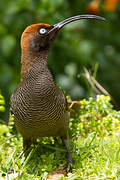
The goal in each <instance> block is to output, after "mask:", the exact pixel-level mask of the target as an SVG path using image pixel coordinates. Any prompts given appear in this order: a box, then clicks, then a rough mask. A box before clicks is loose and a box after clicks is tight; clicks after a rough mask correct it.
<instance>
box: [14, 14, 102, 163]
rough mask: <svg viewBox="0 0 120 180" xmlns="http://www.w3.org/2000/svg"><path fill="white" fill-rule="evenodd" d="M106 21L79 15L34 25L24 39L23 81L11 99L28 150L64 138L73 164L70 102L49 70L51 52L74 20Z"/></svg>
mask: <svg viewBox="0 0 120 180" xmlns="http://www.w3.org/2000/svg"><path fill="white" fill-rule="evenodd" d="M85 18H90V19H92V18H94V19H100V20H104V18H102V17H99V16H94V15H79V16H74V17H71V18H68V19H66V20H64V21H61V22H59V23H57V24H55V25H53V26H51V25H48V24H33V25H31V26H28V27H27V28H26V29H25V31H24V32H23V34H22V37H21V49H22V56H21V63H22V67H21V81H20V83H19V85H18V87H17V88H16V90H15V91H14V92H13V94H12V96H11V111H12V113H13V114H14V120H15V124H16V126H17V129H18V131H19V132H20V134H21V135H22V137H23V147H24V151H25V150H26V149H27V148H28V147H29V146H30V144H31V142H32V139H33V138H39V137H44V136H60V137H61V138H62V140H63V143H64V144H65V146H66V149H67V153H68V163H72V158H71V156H70V152H69V147H68V145H67V141H66V134H67V131H68V125H69V112H68V108H67V102H66V98H65V95H64V93H63V92H62V90H61V89H60V88H59V87H57V85H56V84H55V82H54V80H53V77H52V75H51V73H50V71H49V69H48V66H47V63H48V52H49V49H50V47H51V45H52V42H53V40H54V39H55V37H56V36H57V34H58V32H59V31H60V29H61V28H62V27H63V26H64V25H65V24H68V23H70V22H72V21H75V20H79V19H85Z"/></svg>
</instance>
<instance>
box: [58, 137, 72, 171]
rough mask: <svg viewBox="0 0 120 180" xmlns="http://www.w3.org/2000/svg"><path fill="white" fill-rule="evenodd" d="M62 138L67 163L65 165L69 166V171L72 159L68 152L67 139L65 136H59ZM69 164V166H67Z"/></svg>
mask: <svg viewBox="0 0 120 180" xmlns="http://www.w3.org/2000/svg"><path fill="white" fill-rule="evenodd" d="M61 139H62V142H63V144H64V146H65V148H66V150H67V165H66V168H69V171H72V167H71V166H72V164H73V160H72V157H71V154H70V149H69V144H68V141H67V138H65V137H61ZM69 165H70V166H69Z"/></svg>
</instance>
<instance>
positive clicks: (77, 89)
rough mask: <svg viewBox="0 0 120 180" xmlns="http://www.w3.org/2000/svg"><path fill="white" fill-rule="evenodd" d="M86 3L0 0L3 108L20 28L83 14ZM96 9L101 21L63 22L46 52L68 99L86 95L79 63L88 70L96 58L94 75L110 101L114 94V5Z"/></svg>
mask: <svg viewBox="0 0 120 180" xmlns="http://www.w3.org/2000/svg"><path fill="white" fill-rule="evenodd" d="M87 5H88V1H84V0H81V1H80V0H76V1H74V3H73V2H72V1H69V0H66V1H63V0H57V1H55V0H36V1H34V0H15V1H9V0H5V1H3V0H1V2H0V44H1V48H0V89H2V92H3V95H4V97H5V99H6V102H7V104H6V106H7V109H8V106H9V98H10V95H11V93H12V92H13V90H14V89H15V87H16V86H17V84H18V82H19V79H20V58H21V55H20V53H21V50H20V37H21V34H22V32H23V30H24V29H25V28H26V27H27V26H28V25H30V24H32V23H39V22H45V23H49V24H54V23H56V22H58V21H60V20H62V19H65V18H67V17H70V16H73V15H77V14H82V13H84V14H85V13H87V12H86V6H87ZM101 7H102V5H101ZM100 15H101V16H104V17H105V18H106V19H107V22H105V23H104V22H99V21H91V20H81V21H77V22H74V23H71V24H69V25H67V26H66V27H64V29H63V30H62V31H61V32H60V33H59V35H58V37H57V39H56V40H55V42H54V45H53V47H52V49H51V52H50V54H49V66H50V67H51V69H52V71H53V72H54V74H55V75H56V76H55V77H56V81H57V83H58V84H60V86H61V87H62V88H64V90H66V92H67V94H69V95H70V96H71V97H72V98H74V99H78V98H81V97H82V98H83V97H86V95H88V88H87V87H86V83H85V80H84V78H82V76H81V73H83V67H84V66H86V67H87V68H89V69H90V70H91V71H93V69H94V66H95V64H96V62H98V64H99V71H98V73H97V80H98V81H99V82H100V83H101V84H102V86H103V87H105V88H106V89H107V90H108V91H109V92H110V93H111V94H112V96H113V97H115V98H116V101H118V97H119V96H120V91H119V89H120V85H119V84H120V83H119V77H120V71H119V65H120V63H119V62H120V61H119V59H120V52H119V49H120V47H119V41H120V38H119V26H120V23H119V6H118V8H117V11H115V12H111V13H108V12H101V14H100ZM116 27H117V28H116ZM71 69H72V70H71ZM73 87H74V88H73ZM118 103H119V101H118ZM5 113H6V112H5Z"/></svg>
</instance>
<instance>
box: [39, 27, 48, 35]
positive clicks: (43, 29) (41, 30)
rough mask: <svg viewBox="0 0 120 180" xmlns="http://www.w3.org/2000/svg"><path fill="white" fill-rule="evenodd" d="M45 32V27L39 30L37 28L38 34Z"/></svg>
mask: <svg viewBox="0 0 120 180" xmlns="http://www.w3.org/2000/svg"><path fill="white" fill-rule="evenodd" d="M46 32H47V30H46V29H45V28H41V29H40V30H39V33H40V34H45V33H46Z"/></svg>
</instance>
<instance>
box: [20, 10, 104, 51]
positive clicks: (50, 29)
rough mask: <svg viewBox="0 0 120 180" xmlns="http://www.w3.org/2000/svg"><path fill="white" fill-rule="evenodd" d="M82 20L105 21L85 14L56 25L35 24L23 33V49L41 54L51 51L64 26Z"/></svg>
mask: <svg viewBox="0 0 120 180" xmlns="http://www.w3.org/2000/svg"><path fill="white" fill-rule="evenodd" d="M80 19H97V20H105V19H104V18H103V17H100V16H96V15H88V14H85V15H78V16H73V17H70V18H68V19H65V20H63V21H60V22H59V23H57V24H55V25H49V24H42V23H41V24H33V25H31V26H28V27H27V28H26V29H25V31H24V32H23V34H22V38H21V48H22V49H30V50H31V51H33V52H35V53H37V52H40V51H41V50H46V49H49V48H50V46H51V44H52V42H53V40H54V39H55V38H56V35H57V34H58V32H59V31H60V30H61V29H62V27H63V26H64V25H66V24H68V23H71V22H73V21H76V20H80Z"/></svg>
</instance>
